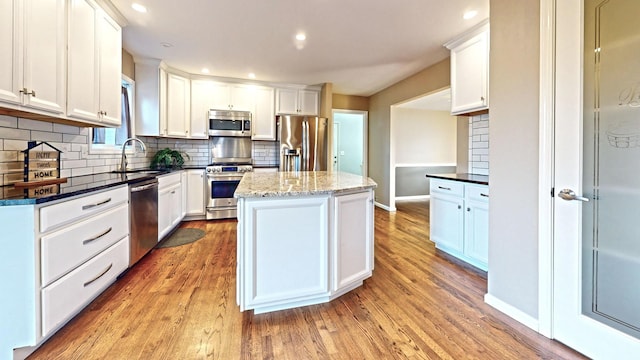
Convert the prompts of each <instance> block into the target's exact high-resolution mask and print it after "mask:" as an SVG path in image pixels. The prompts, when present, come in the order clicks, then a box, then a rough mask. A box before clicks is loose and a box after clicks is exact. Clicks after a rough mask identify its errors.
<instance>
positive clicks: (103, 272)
mask: <svg viewBox="0 0 640 360" xmlns="http://www.w3.org/2000/svg"><path fill="white" fill-rule="evenodd" d="M112 267H113V263H111V264H109V266H107V268H106V269H104V270H102V272H101V273H100V274H98V275H96V276H95V277H94V278H93V279H91V280H89V281H87V282H86V283H84V284H83V285H82V286H84V287H87V286H89V285H91V284H93V283H94V282H96V281H97V280H98V279H100V278H101V277H103V276H104V275H105V274H106V273H108V272H109V270H111V268H112Z"/></svg>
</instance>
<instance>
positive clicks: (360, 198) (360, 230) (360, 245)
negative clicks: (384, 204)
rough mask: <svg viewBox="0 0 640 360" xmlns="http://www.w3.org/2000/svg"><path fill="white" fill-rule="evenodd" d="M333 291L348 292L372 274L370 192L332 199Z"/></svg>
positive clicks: (371, 193) (371, 206)
mask: <svg viewBox="0 0 640 360" xmlns="http://www.w3.org/2000/svg"><path fill="white" fill-rule="evenodd" d="M333 221H334V228H333V230H334V235H333V238H332V242H331V244H332V264H333V269H332V272H333V281H332V286H331V290H332V291H334V292H338V291H341V290H342V289H349V290H350V287H351V286H352V285H353V284H354V283H357V282H358V281H359V282H362V280H364V279H366V278H368V277H370V276H371V273H372V271H373V191H367V192H362V193H357V194H350V195H342V196H336V197H335V198H334V220H333Z"/></svg>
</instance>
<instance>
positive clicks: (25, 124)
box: [18, 118, 53, 132]
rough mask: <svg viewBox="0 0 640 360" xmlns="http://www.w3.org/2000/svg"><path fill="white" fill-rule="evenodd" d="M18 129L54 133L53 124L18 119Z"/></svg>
mask: <svg viewBox="0 0 640 360" xmlns="http://www.w3.org/2000/svg"><path fill="white" fill-rule="evenodd" d="M18 128H20V129H26V130H38V131H46V132H52V131H53V123H49V122H45V121H36V120H30V119H23V118H18Z"/></svg>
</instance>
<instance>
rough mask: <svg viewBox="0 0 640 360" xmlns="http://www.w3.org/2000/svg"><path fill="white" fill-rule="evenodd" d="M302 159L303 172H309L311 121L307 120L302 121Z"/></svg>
mask: <svg viewBox="0 0 640 360" xmlns="http://www.w3.org/2000/svg"><path fill="white" fill-rule="evenodd" d="M301 157H302V159H300V160H301V161H300V162H301V163H302V164H301V170H302V171H309V164H308V163H309V121H308V120H307V119H304V120H302V154H301Z"/></svg>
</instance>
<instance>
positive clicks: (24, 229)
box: [0, 185, 129, 359]
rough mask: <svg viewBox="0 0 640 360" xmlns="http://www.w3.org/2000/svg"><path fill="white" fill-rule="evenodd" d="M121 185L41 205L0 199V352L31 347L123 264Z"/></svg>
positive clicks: (125, 195) (125, 193)
mask: <svg viewBox="0 0 640 360" xmlns="http://www.w3.org/2000/svg"><path fill="white" fill-rule="evenodd" d="M128 199H129V190H128V187H127V186H126V185H122V186H118V187H116V188H110V189H108V190H104V191H96V192H91V193H88V194H84V195H79V196H76V197H73V198H70V199H64V200H60V201H55V202H52V203H45V204H42V205H17V206H4V207H0V227H2V229H3V232H4V233H5V234H9V236H2V237H0V245H2V247H3V252H2V255H0V257H1V258H2V259H1V260H2V261H0V277H1V279H2V281H1V282H2V284H3V291H4V292H5V293H6V294H10V296H3V297H1V298H0V306H1V307H2V309H3V311H4V312H5V313H4V314H7V315H8V316H9V317H8V318H5V319H6V320H7V321H6V324H5V323H0V332H1V333H2V334H3V335H2V339H0V358H3V359H4V358H9V357H8V355H7V353H5V352H4V351H6V350H10V349H13V348H19V347H24V346H28V347H36V346H39V345H40V344H42V343H44V341H46V340H47V339H48V338H49V337H50V336H51V335H53V334H54V333H55V332H56V331H57V330H59V329H60V328H61V327H62V326H64V325H65V324H66V323H67V322H68V321H69V320H70V319H71V318H73V316H75V315H76V314H78V313H79V312H80V311H81V310H82V309H83V308H84V307H85V306H87V304H89V303H90V302H91V301H92V300H93V299H95V298H96V297H97V296H98V295H99V294H100V293H102V291H104V290H105V289H106V288H107V287H108V286H109V285H110V284H112V283H113V282H114V281H115V280H116V279H117V277H118V276H119V275H120V274H121V273H122V272H123V271H125V270H126V269H127V267H128V264H129V204H128Z"/></svg>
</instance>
